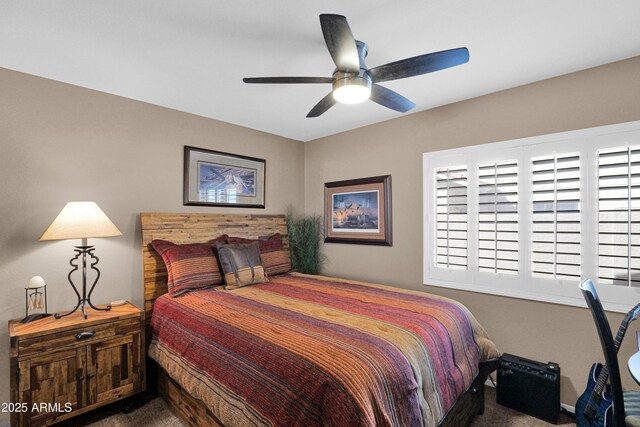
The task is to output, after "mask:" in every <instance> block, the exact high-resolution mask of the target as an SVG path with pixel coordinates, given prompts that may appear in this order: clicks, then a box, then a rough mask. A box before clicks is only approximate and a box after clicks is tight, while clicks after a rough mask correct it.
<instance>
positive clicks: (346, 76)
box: [333, 68, 371, 90]
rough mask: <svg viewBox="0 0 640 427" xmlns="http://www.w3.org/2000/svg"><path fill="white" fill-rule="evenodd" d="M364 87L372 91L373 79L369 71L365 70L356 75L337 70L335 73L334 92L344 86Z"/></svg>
mask: <svg viewBox="0 0 640 427" xmlns="http://www.w3.org/2000/svg"><path fill="white" fill-rule="evenodd" d="M351 85H357V86H364V87H366V88H368V89H371V77H370V76H369V73H368V72H367V70H363V69H362V68H361V69H360V71H359V72H358V73H357V74H356V73H343V72H342V71H338V70H336V71H335V72H334V73H333V90H336V89H338V88H340V87H343V86H351Z"/></svg>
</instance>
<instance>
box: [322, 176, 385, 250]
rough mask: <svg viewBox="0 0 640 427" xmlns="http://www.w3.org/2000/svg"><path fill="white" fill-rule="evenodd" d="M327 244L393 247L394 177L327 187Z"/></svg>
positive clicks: (325, 217) (354, 181)
mask: <svg viewBox="0 0 640 427" xmlns="http://www.w3.org/2000/svg"><path fill="white" fill-rule="evenodd" d="M324 203H325V208H324V211H325V216H324V219H325V221H324V223H325V239H324V241H325V242H326V243H354V244H360V245H384V246H391V245H392V232H391V231H392V230H391V227H392V222H391V175H383V176H374V177H370V178H360V179H351V180H346V181H335V182H327V183H325V184H324Z"/></svg>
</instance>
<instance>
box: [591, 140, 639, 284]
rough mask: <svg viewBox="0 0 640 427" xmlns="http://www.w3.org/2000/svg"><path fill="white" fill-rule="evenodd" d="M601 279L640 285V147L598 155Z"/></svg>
mask: <svg viewBox="0 0 640 427" xmlns="http://www.w3.org/2000/svg"><path fill="white" fill-rule="evenodd" d="M598 279H599V283H606V284H610V285H619V286H640V146H639V147H615V148H612V149H606V150H600V151H599V152H598Z"/></svg>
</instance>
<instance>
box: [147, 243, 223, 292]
mask: <svg viewBox="0 0 640 427" xmlns="http://www.w3.org/2000/svg"><path fill="white" fill-rule="evenodd" d="M227 237H228V236H227V235H226V234H224V235H222V236H220V237H218V238H216V239H214V240H211V241H210V242H209V243H193V244H186V245H177V244H175V243H172V242H169V241H166V240H154V241H153V242H151V246H153V249H155V251H156V252H158V254H159V255H160V256H161V257H162V260H163V261H164V264H165V266H166V267H167V288H168V290H169V295H171V296H172V297H177V296H180V295H182V294H184V293H185V292H190V291H195V290H198V289H205V288H210V287H212V286H216V285H221V284H222V274H221V273H220V265H219V262H218V258H217V257H216V255H215V253H214V248H215V242H216V241H222V242H225V241H226V239H227Z"/></svg>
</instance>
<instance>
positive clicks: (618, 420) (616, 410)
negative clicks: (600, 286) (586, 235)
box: [579, 279, 625, 427]
mask: <svg viewBox="0 0 640 427" xmlns="http://www.w3.org/2000/svg"><path fill="white" fill-rule="evenodd" d="M579 287H580V290H581V291H582V295H583V296H584V299H585V300H586V301H587V305H588V306H589V309H590V310H591V314H592V315H593V320H594V322H595V323H596V329H597V330H598V335H599V336H600V345H601V346H602V352H603V353H604V360H605V363H606V365H607V367H608V369H609V384H610V386H611V397H612V400H613V427H623V426H624V425H625V421H624V416H625V414H624V398H623V395H622V382H621V380H620V365H619V364H618V352H617V351H616V348H615V343H614V341H613V335H612V333H611V328H610V327H609V321H608V320H607V316H606V315H605V313H604V309H603V308H602V303H601V302H600V299H599V298H598V293H597V292H596V288H595V286H594V284H593V282H592V281H591V280H590V279H586V280H583V281H582V282H580V285H579Z"/></svg>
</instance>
